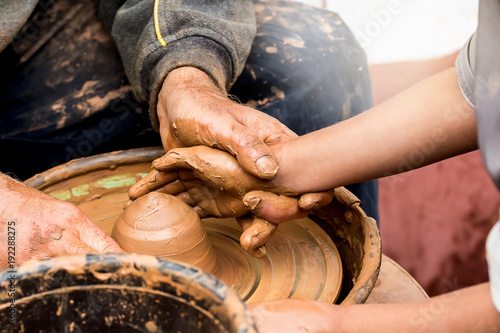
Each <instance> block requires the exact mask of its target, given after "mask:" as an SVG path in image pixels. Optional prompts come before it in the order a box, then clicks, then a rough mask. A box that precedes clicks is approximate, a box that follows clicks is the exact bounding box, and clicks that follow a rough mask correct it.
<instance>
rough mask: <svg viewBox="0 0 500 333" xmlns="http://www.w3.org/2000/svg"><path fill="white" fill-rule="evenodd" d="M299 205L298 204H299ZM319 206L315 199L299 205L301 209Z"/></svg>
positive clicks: (311, 208)
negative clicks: (302, 205)
mask: <svg viewBox="0 0 500 333" xmlns="http://www.w3.org/2000/svg"><path fill="white" fill-rule="evenodd" d="M299 206H300V205H299ZM318 207H319V204H318V203H317V202H315V201H313V202H308V203H307V204H306V205H305V206H304V207H301V208H302V209H303V210H313V209H316V208H318Z"/></svg>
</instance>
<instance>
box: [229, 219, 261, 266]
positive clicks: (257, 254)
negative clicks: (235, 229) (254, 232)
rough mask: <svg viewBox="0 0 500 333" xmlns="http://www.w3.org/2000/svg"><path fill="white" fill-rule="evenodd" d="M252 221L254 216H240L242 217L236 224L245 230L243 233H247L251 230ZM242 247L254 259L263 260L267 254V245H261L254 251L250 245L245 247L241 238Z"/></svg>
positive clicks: (246, 244)
mask: <svg viewBox="0 0 500 333" xmlns="http://www.w3.org/2000/svg"><path fill="white" fill-rule="evenodd" d="M252 221H253V217H252V214H248V215H245V216H240V217H237V218H236V222H238V224H239V225H240V227H241V229H243V232H245V231H246V230H248V228H250V227H251V226H252ZM242 235H243V234H242ZM240 246H241V247H242V248H243V250H245V251H247V252H248V253H250V254H251V255H252V257H254V258H258V259H261V258H264V257H265V256H266V254H267V251H266V246H265V245H261V246H259V247H258V248H256V249H252V248H251V247H250V244H248V243H245V245H243V244H242V243H241V237H240Z"/></svg>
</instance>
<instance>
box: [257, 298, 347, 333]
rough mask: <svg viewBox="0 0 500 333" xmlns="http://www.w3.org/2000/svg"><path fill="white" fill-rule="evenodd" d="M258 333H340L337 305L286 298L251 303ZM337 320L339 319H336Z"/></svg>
mask: <svg viewBox="0 0 500 333" xmlns="http://www.w3.org/2000/svg"><path fill="white" fill-rule="evenodd" d="M248 307H249V308H250V310H251V311H252V313H253V317H254V320H255V324H256V325H257V329H258V330H259V333H274V332H287V333H299V332H300V333H301V332H311V333H313V332H314V333H331V332H337V331H338V332H340V331H343V330H342V329H341V327H342V325H341V324H340V320H338V319H339V318H338V316H336V312H337V311H335V310H336V308H337V307H338V306H337V305H333V304H328V303H320V302H315V301H309V300H300V299H285V300H278V301H269V302H262V303H253V304H249V305H248ZM335 318H337V319H335Z"/></svg>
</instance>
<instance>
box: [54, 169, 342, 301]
mask: <svg viewBox="0 0 500 333" xmlns="http://www.w3.org/2000/svg"><path fill="white" fill-rule="evenodd" d="M150 168H151V163H150V162H148V163H143V164H138V165H131V166H124V167H120V168H118V169H119V170H115V172H117V173H118V175H115V176H113V175H111V176H110V175H109V170H97V171H94V172H92V173H89V174H85V175H82V176H79V177H75V178H73V179H69V180H67V181H66V182H61V183H59V184H57V185H54V186H52V187H50V188H48V189H46V192H47V193H49V194H50V195H52V196H54V197H56V198H59V199H61V200H66V201H68V202H72V203H74V204H75V205H77V206H78V207H79V208H81V209H82V210H83V211H84V212H85V214H87V216H88V217H89V218H90V219H91V220H92V221H93V222H94V223H96V224H97V225H98V226H99V227H100V228H101V229H103V230H104V231H105V232H106V233H108V234H110V233H111V230H112V229H113V225H114V223H115V221H116V219H117V218H118V216H119V215H120V214H121V212H122V211H123V205H124V203H125V202H126V201H127V200H128V195H127V191H128V188H129V187H130V186H131V185H132V184H134V183H135V182H136V181H137V180H138V179H140V178H142V177H144V176H145V175H146V174H147V173H146V172H147V171H149V170H150ZM121 169H123V170H127V171H126V172H125V171H121ZM144 170H146V172H144ZM203 222H204V224H205V228H206V230H207V232H208V235H209V237H210V241H211V243H212V245H213V247H214V248H215V251H216V254H217V257H218V261H219V262H220V263H224V264H221V265H219V268H218V271H216V272H215V273H214V275H216V276H217V277H219V278H220V279H221V280H222V281H223V282H224V283H226V284H227V285H229V286H231V287H232V288H233V289H234V290H235V291H236V292H237V294H238V295H239V296H240V297H241V298H242V299H243V300H244V301H246V302H247V303H250V302H258V301H264V300H276V299H283V298H300V299H309V300H318V301H323V302H328V303H334V302H335V300H336V298H337V296H338V293H339V292H340V288H341V284H342V265H341V259H340V256H339V253H338V251H337V248H336V247H335V244H334V243H333V241H332V240H331V238H330V237H329V236H328V235H327V234H326V232H325V231H324V230H323V229H321V228H320V227H319V226H318V225H317V224H316V223H314V222H313V221H312V220H310V219H308V218H304V219H300V220H295V221H290V222H287V223H283V224H281V225H280V226H279V227H278V229H277V231H276V233H275V234H274V235H273V237H272V238H271V240H270V241H269V242H268V243H267V245H266V251H267V256H266V257H265V258H263V259H256V258H254V257H252V256H251V255H250V254H249V253H247V252H246V251H243V249H242V248H241V246H240V244H239V237H240V234H241V228H240V227H239V226H238V224H237V223H236V220H235V219H204V220H203Z"/></svg>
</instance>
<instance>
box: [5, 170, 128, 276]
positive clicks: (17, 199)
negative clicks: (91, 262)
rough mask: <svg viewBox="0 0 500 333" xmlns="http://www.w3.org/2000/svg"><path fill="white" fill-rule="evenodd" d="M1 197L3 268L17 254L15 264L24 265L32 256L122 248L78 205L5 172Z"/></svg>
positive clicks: (36, 257) (35, 257) (102, 251)
mask: <svg viewBox="0 0 500 333" xmlns="http://www.w3.org/2000/svg"><path fill="white" fill-rule="evenodd" d="M0 201H1V202H2V206H3V208H2V210H1V211H0V228H1V229H0V243H1V244H3V245H4V246H2V247H1V248H0V269H4V268H8V267H10V264H11V263H12V262H11V261H12V259H14V258H15V265H21V264H22V263H24V262H25V261H28V260H30V259H42V258H47V257H54V256H60V255H66V254H75V253H105V252H122V250H121V249H120V247H119V246H118V244H116V242H115V241H114V240H113V239H112V238H110V237H109V236H107V235H106V233H105V232H104V231H102V230H101V229H100V228H99V227H97V226H96V225H95V224H94V223H92V221H90V220H89V218H88V217H87V216H86V215H85V214H84V213H83V212H82V211H81V210H80V209H79V208H77V207H76V206H74V205H72V204H70V203H67V202H64V201H61V200H58V199H55V198H53V197H51V196H49V195H47V194H44V193H42V192H40V191H38V190H35V189H33V188H30V187H28V186H26V185H24V184H22V183H20V182H17V181H15V180H13V179H11V178H9V177H7V176H5V175H3V174H0ZM9 242H11V243H9ZM8 244H9V246H10V247H8V246H7V245H8ZM14 250H15V253H9V252H14ZM9 256H10V258H9Z"/></svg>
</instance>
